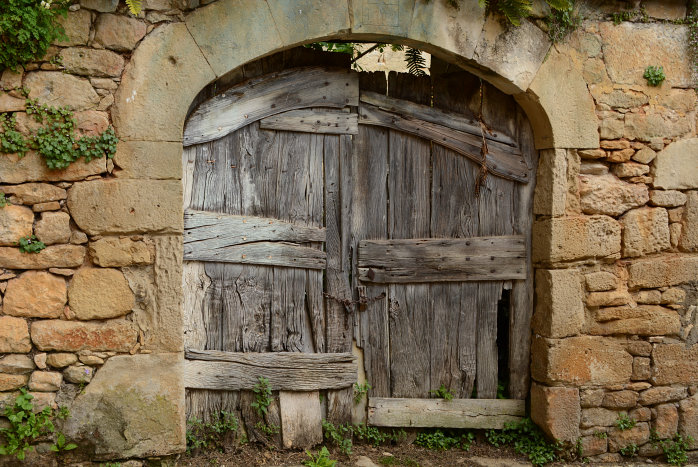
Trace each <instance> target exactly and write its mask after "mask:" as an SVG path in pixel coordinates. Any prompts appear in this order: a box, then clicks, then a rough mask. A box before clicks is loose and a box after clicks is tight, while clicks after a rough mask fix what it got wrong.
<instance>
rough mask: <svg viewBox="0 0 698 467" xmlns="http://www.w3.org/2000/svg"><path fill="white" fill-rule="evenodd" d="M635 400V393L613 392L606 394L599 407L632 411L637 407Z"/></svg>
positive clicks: (636, 396) (636, 395) (636, 397)
mask: <svg viewBox="0 0 698 467" xmlns="http://www.w3.org/2000/svg"><path fill="white" fill-rule="evenodd" d="M637 399H638V394H637V392H635V391H613V392H609V393H606V395H605V396H604V398H603V402H602V404H601V405H602V406H603V407H605V408H607V409H632V408H633V407H635V405H637Z"/></svg>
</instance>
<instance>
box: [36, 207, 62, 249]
mask: <svg viewBox="0 0 698 467" xmlns="http://www.w3.org/2000/svg"><path fill="white" fill-rule="evenodd" d="M34 233H35V234H36V236H37V238H38V239H39V240H41V241H42V242H44V243H45V244H46V245H53V244H56V243H68V242H69V241H70V235H71V231H70V215H69V214H68V213H67V212H62V211H58V212H44V213H42V214H41V218H40V219H39V220H38V221H36V225H35V226H34Z"/></svg>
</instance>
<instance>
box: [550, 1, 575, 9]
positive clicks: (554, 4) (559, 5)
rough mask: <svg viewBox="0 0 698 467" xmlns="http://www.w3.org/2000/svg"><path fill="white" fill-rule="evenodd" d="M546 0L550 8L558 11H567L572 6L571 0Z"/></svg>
mask: <svg viewBox="0 0 698 467" xmlns="http://www.w3.org/2000/svg"><path fill="white" fill-rule="evenodd" d="M546 2H547V3H548V5H550V8H552V9H553V10H559V11H569V10H571V9H572V7H573V6H574V5H573V1H572V0H546Z"/></svg>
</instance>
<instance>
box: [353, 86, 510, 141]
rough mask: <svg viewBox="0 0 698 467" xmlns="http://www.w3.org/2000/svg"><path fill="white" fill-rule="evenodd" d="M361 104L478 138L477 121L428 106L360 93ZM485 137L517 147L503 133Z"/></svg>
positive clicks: (478, 128)
mask: <svg viewBox="0 0 698 467" xmlns="http://www.w3.org/2000/svg"><path fill="white" fill-rule="evenodd" d="M359 100H360V101H361V102H365V103H367V104H371V105H374V106H376V107H379V108H381V109H383V110H387V111H388V112H392V113H397V114H402V115H406V116H409V117H413V118H418V119H420V120H424V121H426V122H430V123H436V124H437V125H443V126H445V127H448V128H451V129H453V130H458V131H463V132H465V133H470V134H472V135H476V136H478V137H480V135H481V133H480V123H479V122H478V121H477V120H472V119H470V118H466V117H464V116H463V115H461V114H458V113H456V112H450V111H448V110H441V109H439V108H436V107H429V106H428V105H421V104H415V103H414V102H411V101H407V100H404V99H396V98H394V97H388V96H386V95H384V94H379V93H377V92H370V91H361V94H360V96H359ZM485 137H486V139H487V141H488V143H489V142H490V141H496V142H499V143H503V144H506V145H508V146H512V147H517V143H516V141H515V140H514V139H513V138H510V137H509V136H507V135H505V134H503V133H497V132H493V133H486V134H485Z"/></svg>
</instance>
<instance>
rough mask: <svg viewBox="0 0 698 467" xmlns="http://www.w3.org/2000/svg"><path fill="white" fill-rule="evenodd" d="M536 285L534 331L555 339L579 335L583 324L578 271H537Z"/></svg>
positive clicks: (582, 305) (582, 304)
mask: <svg viewBox="0 0 698 467" xmlns="http://www.w3.org/2000/svg"><path fill="white" fill-rule="evenodd" d="M535 283H536V310H535V314H534V315H533V329H534V332H536V333H538V334H540V335H542V336H544V337H555V338H557V337H565V336H573V335H575V334H579V332H580V331H581V330H582V326H583V325H584V303H583V301H582V287H581V276H580V274H579V272H578V271H575V270H545V269H538V270H537V271H536V281H535Z"/></svg>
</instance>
